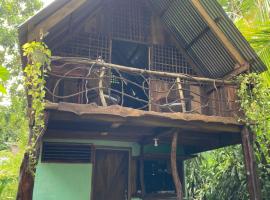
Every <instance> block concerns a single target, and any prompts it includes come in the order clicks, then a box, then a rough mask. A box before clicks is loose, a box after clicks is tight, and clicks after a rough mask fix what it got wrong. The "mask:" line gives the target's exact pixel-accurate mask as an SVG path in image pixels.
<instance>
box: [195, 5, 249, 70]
mask: <svg viewBox="0 0 270 200" xmlns="http://www.w3.org/2000/svg"><path fill="white" fill-rule="evenodd" d="M191 2H192V4H193V6H194V8H195V9H196V10H197V11H198V12H199V14H200V15H201V16H202V17H203V19H204V20H205V22H206V23H207V25H208V26H209V27H210V29H211V30H212V31H213V33H214V34H215V35H216V36H217V37H218V38H219V40H220V41H221V42H222V43H223V45H224V46H225V47H226V49H227V50H228V51H229V53H230V55H231V56H232V57H233V59H234V60H235V61H236V62H237V63H238V64H239V65H241V66H242V65H246V63H247V61H246V60H245V59H244V58H243V57H242V55H241V54H240V53H239V51H238V50H237V49H236V48H235V46H234V45H233V44H232V42H231V41H230V40H229V39H228V38H227V37H226V35H225V34H224V33H223V32H222V31H221V30H220V28H219V27H218V25H217V24H216V22H215V21H214V20H213V19H212V18H211V17H210V15H209V14H208V12H207V11H206V10H205V8H204V7H203V5H202V4H201V2H200V0H191Z"/></svg>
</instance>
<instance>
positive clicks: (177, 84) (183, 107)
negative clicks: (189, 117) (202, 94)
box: [176, 77, 187, 113]
mask: <svg viewBox="0 0 270 200" xmlns="http://www.w3.org/2000/svg"><path fill="white" fill-rule="evenodd" d="M176 86H177V90H178V93H179V99H180V103H181V105H182V112H183V113H185V112H186V111H187V110H186V101H185V96H184V91H183V87H182V84H181V79H180V78H179V77H178V78H176Z"/></svg>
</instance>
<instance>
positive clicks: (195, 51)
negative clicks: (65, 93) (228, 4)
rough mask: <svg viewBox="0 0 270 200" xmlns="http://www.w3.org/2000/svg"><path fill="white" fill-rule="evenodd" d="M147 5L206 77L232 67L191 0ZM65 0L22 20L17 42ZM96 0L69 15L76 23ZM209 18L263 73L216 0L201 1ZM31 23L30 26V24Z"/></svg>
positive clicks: (55, 29) (164, 0) (218, 75)
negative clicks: (24, 21)
mask: <svg viewBox="0 0 270 200" xmlns="http://www.w3.org/2000/svg"><path fill="white" fill-rule="evenodd" d="M148 1H149V3H150V6H151V7H153V9H154V11H155V12H156V13H157V14H158V15H159V16H160V17H161V19H162V21H163V23H164V24H165V25H166V26H167V28H168V29H169V31H170V32H171V33H172V34H173V35H174V37H175V38H176V39H177V41H178V42H179V44H180V45H181V46H182V47H183V48H184V49H186V51H187V53H188V55H189V56H190V57H191V58H192V60H193V61H194V63H195V64H196V65H197V67H198V68H199V69H200V71H201V72H202V73H203V75H204V76H206V77H212V78H222V77H224V76H225V75H226V74H228V73H230V72H231V71H233V70H234V67H235V61H234V60H233V58H232V57H231V55H230V54H229V52H228V51H227V49H226V48H225V47H224V45H223V44H222V42H221V41H220V40H219V39H218V38H217V36H216V35H215V34H214V33H213V32H212V31H211V29H210V28H209V27H208V25H207V24H206V22H205V21H204V19H203V18H202V16H201V15H200V14H199V13H198V11H197V10H196V9H195V8H194V6H193V4H192V3H191V1H190V0H148ZM67 2H68V1H67V0H55V2H53V3H52V4H51V5H50V6H48V7H47V8H45V9H43V10H42V11H41V12H39V13H38V14H37V15H36V16H34V17H33V18H31V19H30V20H28V21H27V22H26V23H24V24H23V25H22V26H21V27H20V29H19V34H20V41H21V42H26V41H25V38H26V35H27V31H28V27H29V24H31V26H34V25H35V24H37V23H38V22H40V21H42V20H44V19H46V18H47V17H48V16H50V15H51V14H53V13H54V12H55V11H56V10H57V9H58V8H60V7H61V6H63V5H64V4H65V3H67ZM97 2H99V1H94V0H91V1H90V0H88V2H87V3H86V5H87V6H86V5H84V6H82V7H81V8H79V9H78V10H76V11H74V13H73V14H72V18H73V19H75V20H74V21H75V22H76V23H79V20H80V19H82V18H83V17H82V16H83V15H87V13H89V12H92V11H93V9H94V7H95V6H94V7H93V6H91V5H92V4H97ZM200 2H201V3H202V5H203V6H204V8H205V9H206V11H207V12H208V14H209V15H210V17H211V18H212V19H213V20H214V21H215V22H216V23H217V25H218V27H219V28H220V29H221V31H222V32H223V33H224V34H225V35H226V36H227V38H228V39H229V40H230V41H231V42H232V44H233V45H234V46H235V47H236V49H238V50H239V52H240V54H241V55H242V56H243V57H244V59H245V60H247V61H248V62H249V63H250V64H251V69H252V70H253V71H257V72H262V71H264V70H266V66H265V65H264V63H263V62H262V61H261V59H260V58H259V57H258V55H257V54H256V53H255V51H254V50H253V49H252V48H251V46H250V45H249V43H248V42H247V41H246V40H245V38H244V37H243V36H242V34H241V33H240V32H239V30H238V29H237V28H236V26H235V25H234V24H233V22H232V21H231V20H230V19H229V17H228V16H227V15H226V13H225V11H224V10H223V9H222V7H221V6H220V5H219V3H218V2H217V1H216V0H201V1H200ZM68 23H69V20H68V19H67V18H66V19H64V20H63V21H62V22H61V23H59V24H58V25H57V26H56V27H53V28H52V30H51V33H52V35H53V33H57V32H58V30H59V29H63V28H64V27H65V26H68ZM31 26H30V27H31Z"/></svg>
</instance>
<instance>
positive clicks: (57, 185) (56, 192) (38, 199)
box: [33, 139, 184, 200]
mask: <svg viewBox="0 0 270 200" xmlns="http://www.w3.org/2000/svg"><path fill="white" fill-rule="evenodd" d="M46 141H50V142H66V143H69V142H70V143H82V144H93V145H95V146H96V147H105V148H106V147H115V148H131V149H132V156H139V155H140V145H139V144H138V143H135V142H120V141H108V140H74V139H73V140H70V139H65V140H60V139H54V140H46ZM170 149H171V147H170V145H159V146H158V147H154V146H153V145H147V146H145V148H144V150H145V152H146V153H168V154H169V153H170ZM183 153H184V152H183V149H182V148H181V147H179V148H178V154H183ZM92 168H93V167H92V164H64V163H42V162H39V164H38V166H37V172H36V178H35V186H34V197H33V200H77V199H78V200H89V199H90V196H91V182H92Z"/></svg>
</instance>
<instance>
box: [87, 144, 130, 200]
mask: <svg viewBox="0 0 270 200" xmlns="http://www.w3.org/2000/svg"><path fill="white" fill-rule="evenodd" d="M97 150H108V151H125V152H128V200H131V184H130V183H131V159H132V148H131V147H112V146H94V148H93V169H92V181H91V200H93V197H94V183H95V180H96V178H97V177H96V174H95V169H96V167H97V166H96V151H97Z"/></svg>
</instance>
